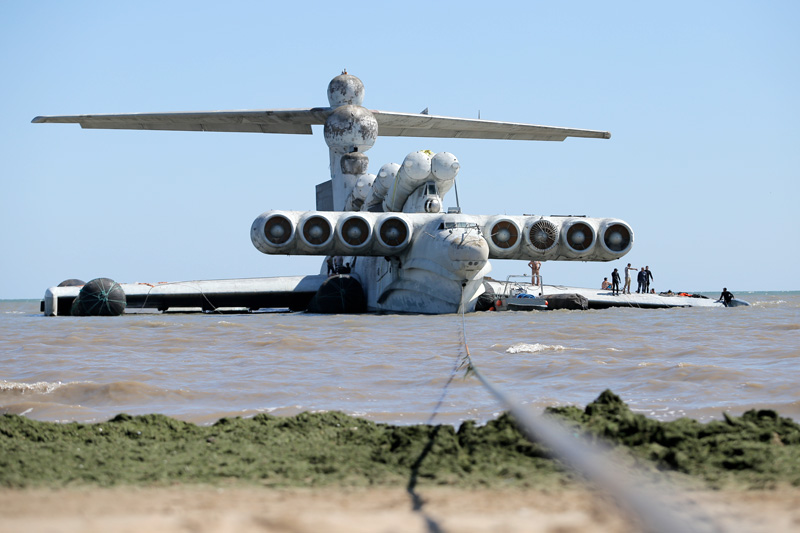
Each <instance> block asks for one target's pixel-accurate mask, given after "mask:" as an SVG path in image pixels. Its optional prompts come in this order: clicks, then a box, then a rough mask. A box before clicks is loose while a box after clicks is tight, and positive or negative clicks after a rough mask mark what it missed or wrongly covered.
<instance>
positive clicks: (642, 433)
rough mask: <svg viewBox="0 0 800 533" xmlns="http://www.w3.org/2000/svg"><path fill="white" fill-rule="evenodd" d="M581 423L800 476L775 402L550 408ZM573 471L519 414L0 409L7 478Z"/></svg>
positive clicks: (372, 481)
mask: <svg viewBox="0 0 800 533" xmlns="http://www.w3.org/2000/svg"><path fill="white" fill-rule="evenodd" d="M548 414H549V415H550V416H557V417H562V418H563V419H564V420H565V422H566V423H567V424H568V425H569V426H572V427H573V431H574V432H575V433H578V432H584V431H585V432H587V433H588V434H589V435H592V436H594V437H595V438H599V437H603V438H605V439H606V440H608V441H610V442H612V443H614V444H618V445H621V446H624V447H627V449H628V450H629V452H630V454H632V455H633V456H635V457H637V458H638V459H639V460H640V461H642V462H646V463H647V464H649V465H651V466H652V467H653V468H659V469H662V470H677V471H679V472H684V473H687V474H690V475H692V476H697V477H699V478H701V479H703V480H705V481H707V482H709V483H711V484H712V485H714V486H721V485H723V484H727V483H737V484H743V485H745V486H751V487H771V486H776V485H778V484H781V483H791V484H794V485H800V426H798V425H797V424H796V423H794V422H793V421H791V420H789V419H786V418H781V417H779V416H778V415H777V414H776V413H775V412H774V411H765V410H762V411H748V412H746V413H744V414H743V415H742V416H741V417H738V418H737V417H729V416H726V417H725V420H724V421H714V422H709V423H707V424H701V423H699V422H697V421H695V420H690V419H680V420H675V421H671V422H658V421H655V420H651V419H648V418H646V417H645V416H643V415H638V414H634V413H632V412H631V411H630V409H628V407H627V405H625V404H624V403H623V402H622V401H621V400H620V399H619V397H617V396H615V395H614V394H613V393H611V392H609V391H606V392H604V393H603V394H601V395H600V397H599V398H598V399H597V400H595V401H594V402H593V403H591V404H589V405H587V406H586V408H585V409H583V410H581V409H579V408H577V407H562V408H551V409H548ZM571 479H572V475H571V474H569V473H568V472H566V471H565V469H564V468H563V467H562V466H561V465H560V463H558V462H557V461H554V460H552V459H550V458H548V455H547V452H546V450H545V449H543V448H542V447H541V446H539V445H538V444H535V443H531V442H529V441H527V440H526V439H525V438H524V437H523V436H522V435H521V434H520V432H519V431H518V430H517V429H516V427H515V425H514V422H513V420H512V418H511V417H510V416H508V415H501V416H500V417H499V418H497V419H496V420H493V421H491V422H489V423H487V424H486V425H485V426H477V425H476V424H475V423H474V422H465V423H464V424H462V425H461V427H460V428H459V429H458V430H455V429H454V428H453V427H452V426H448V425H441V426H430V425H414V426H392V425H387V424H376V423H374V422H371V421H368V420H363V419H358V418H353V417H350V416H347V415H344V414H342V413H338V412H329V413H322V414H309V413H302V414H299V415H297V416H294V417H274V416H270V415H263V414H261V415H257V416H255V417H254V418H250V419H241V418H223V419H221V420H219V421H218V422H217V423H216V424H214V425H213V426H197V425H195V424H191V423H187V422H181V421H178V420H175V419H172V418H168V417H165V416H162V415H146V416H129V415H124V414H122V415H118V416H117V417H115V418H114V419H112V420H109V421H108V422H103V423H96V424H78V423H70V424H61V423H55V422H37V421H33V420H29V419H27V418H24V417H20V416H16V415H3V416H2V417H0V486H5V487H35V486H52V487H58V486H66V485H99V486H112V485H122V484H142V485H162V486H163V485H171V484H174V483H182V484H189V483H199V484H229V483H245V484H247V483H249V484H258V485H265V486H324V485H338V486H372V485H393V486H397V485H400V486H412V485H413V486H426V485H427V486H430V485H450V486H459V487H496V488H499V487H530V486H552V485H554V484H555V485H561V484H564V483H568V482H569V481H570V480H571Z"/></svg>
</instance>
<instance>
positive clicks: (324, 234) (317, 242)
mask: <svg viewBox="0 0 800 533" xmlns="http://www.w3.org/2000/svg"><path fill="white" fill-rule="evenodd" d="M298 227H299V228H300V241H301V242H302V244H303V245H305V247H307V248H309V249H311V250H322V249H323V248H326V247H327V246H328V245H329V244H331V242H332V241H333V224H332V223H331V221H330V220H328V219H327V218H326V217H325V216H323V215H321V214H315V213H309V214H306V215H304V216H303V217H302V218H301V219H300V224H299V225H298Z"/></svg>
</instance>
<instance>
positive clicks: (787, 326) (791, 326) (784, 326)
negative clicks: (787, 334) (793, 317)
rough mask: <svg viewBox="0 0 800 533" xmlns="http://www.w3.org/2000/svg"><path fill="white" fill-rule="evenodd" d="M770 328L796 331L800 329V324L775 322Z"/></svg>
mask: <svg viewBox="0 0 800 533" xmlns="http://www.w3.org/2000/svg"><path fill="white" fill-rule="evenodd" d="M770 329H777V330H781V331H795V330H798V329H800V324H775V325H774V326H772V327H771V328H770Z"/></svg>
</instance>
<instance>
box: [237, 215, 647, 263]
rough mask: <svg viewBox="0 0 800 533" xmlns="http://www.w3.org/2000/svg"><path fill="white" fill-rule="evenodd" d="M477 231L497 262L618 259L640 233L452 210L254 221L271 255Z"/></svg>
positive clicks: (365, 250)
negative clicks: (465, 213)
mask: <svg viewBox="0 0 800 533" xmlns="http://www.w3.org/2000/svg"><path fill="white" fill-rule="evenodd" d="M455 231H458V232H468V231H475V232H477V233H479V234H481V235H482V236H483V238H484V239H486V242H487V244H488V247H489V258H490V259H524V260H533V259H535V260H539V261H547V260H551V261H557V260H567V261H569V260H575V261H612V260H614V259H618V258H620V257H622V256H623V255H625V254H626V253H628V252H629V251H630V249H631V247H632V246H633V231H632V230H631V228H630V226H628V224H626V223H625V222H623V221H621V220H618V219H610V218H587V217H571V216H570V217H562V216H549V217H546V216H483V215H463V214H445V213H371V212H366V211H359V212H347V211H342V212H336V211H307V212H302V211H267V212H266V213H262V214H261V215H260V216H258V218H256V219H255V221H254V222H253V225H252V228H251V231H250V237H251V240H252V241H253V245H254V246H255V247H256V248H257V249H258V250H259V251H261V252H263V253H265V254H286V255H342V256H346V255H362V256H379V257H380V256H393V255H398V254H399V253H401V252H402V251H403V250H405V249H406V248H407V247H408V246H409V245H410V244H411V243H412V242H413V240H414V236H415V235H423V234H426V235H428V236H429V237H433V238H437V233H440V232H450V233H452V232H455Z"/></svg>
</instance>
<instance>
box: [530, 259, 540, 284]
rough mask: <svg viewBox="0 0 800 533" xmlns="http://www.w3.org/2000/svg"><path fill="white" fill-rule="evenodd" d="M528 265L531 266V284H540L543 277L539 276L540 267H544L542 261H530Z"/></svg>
mask: <svg viewBox="0 0 800 533" xmlns="http://www.w3.org/2000/svg"><path fill="white" fill-rule="evenodd" d="M528 266H529V267H531V284H532V285H539V284H540V283H541V282H542V278H541V277H540V276H539V269H540V268H542V263H541V261H530V262H529V263H528Z"/></svg>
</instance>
